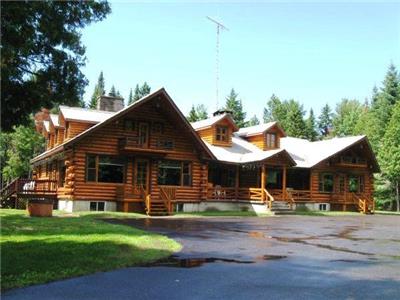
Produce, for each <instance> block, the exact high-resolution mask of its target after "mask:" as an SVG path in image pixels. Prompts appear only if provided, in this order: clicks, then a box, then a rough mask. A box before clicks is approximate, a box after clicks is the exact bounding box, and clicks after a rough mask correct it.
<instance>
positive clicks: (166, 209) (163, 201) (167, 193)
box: [144, 187, 176, 216]
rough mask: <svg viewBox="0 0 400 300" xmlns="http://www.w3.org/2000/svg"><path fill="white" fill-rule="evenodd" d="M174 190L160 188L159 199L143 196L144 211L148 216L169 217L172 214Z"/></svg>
mask: <svg viewBox="0 0 400 300" xmlns="http://www.w3.org/2000/svg"><path fill="white" fill-rule="evenodd" d="M175 194H176V188H174V187H160V198H159V199H158V200H153V199H151V195H150V194H145V197H144V198H145V211H146V214H147V215H148V216H169V215H172V214H173V212H174V205H173V201H174V200H175Z"/></svg>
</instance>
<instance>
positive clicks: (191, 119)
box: [186, 105, 198, 122]
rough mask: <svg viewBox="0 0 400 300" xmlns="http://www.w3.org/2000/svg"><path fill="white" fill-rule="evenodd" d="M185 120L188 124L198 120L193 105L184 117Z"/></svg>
mask: <svg viewBox="0 0 400 300" xmlns="http://www.w3.org/2000/svg"><path fill="white" fill-rule="evenodd" d="M186 119H187V120H188V121H189V122H197V121H198V118H197V112H196V108H195V107H194V105H192V108H191V109H190V111H189V115H188V116H187V117H186Z"/></svg>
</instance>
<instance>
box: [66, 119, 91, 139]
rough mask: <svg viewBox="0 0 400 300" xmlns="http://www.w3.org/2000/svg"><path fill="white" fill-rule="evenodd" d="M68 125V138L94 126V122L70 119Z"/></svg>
mask: <svg viewBox="0 0 400 300" xmlns="http://www.w3.org/2000/svg"><path fill="white" fill-rule="evenodd" d="M68 125H69V127H68V131H67V136H66V138H67V139H70V138H73V137H74V136H76V135H78V134H80V133H81V132H84V131H85V130H86V129H88V128H90V127H92V126H93V125H94V124H89V123H81V122H74V121H68Z"/></svg>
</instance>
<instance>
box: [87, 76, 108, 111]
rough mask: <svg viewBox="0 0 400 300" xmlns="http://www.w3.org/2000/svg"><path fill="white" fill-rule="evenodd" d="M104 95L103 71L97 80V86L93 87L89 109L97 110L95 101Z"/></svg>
mask: <svg viewBox="0 0 400 300" xmlns="http://www.w3.org/2000/svg"><path fill="white" fill-rule="evenodd" d="M104 94H105V81H104V76H103V71H101V72H100V75H99V78H98V79H97V84H96V85H95V87H94V92H93V95H92V98H91V99H90V102H89V107H90V108H97V99H98V98H99V97H100V96H101V95H104Z"/></svg>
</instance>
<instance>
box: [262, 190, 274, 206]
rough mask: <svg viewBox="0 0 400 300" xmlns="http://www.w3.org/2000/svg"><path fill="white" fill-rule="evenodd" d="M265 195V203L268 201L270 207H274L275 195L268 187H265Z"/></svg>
mask: <svg viewBox="0 0 400 300" xmlns="http://www.w3.org/2000/svg"><path fill="white" fill-rule="evenodd" d="M264 195H265V203H267V205H268V208H269V209H271V208H272V202H273V201H275V199H274V197H273V196H272V195H271V194H270V193H269V192H268V190H267V189H264Z"/></svg>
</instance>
